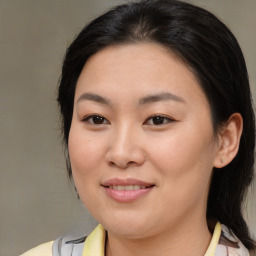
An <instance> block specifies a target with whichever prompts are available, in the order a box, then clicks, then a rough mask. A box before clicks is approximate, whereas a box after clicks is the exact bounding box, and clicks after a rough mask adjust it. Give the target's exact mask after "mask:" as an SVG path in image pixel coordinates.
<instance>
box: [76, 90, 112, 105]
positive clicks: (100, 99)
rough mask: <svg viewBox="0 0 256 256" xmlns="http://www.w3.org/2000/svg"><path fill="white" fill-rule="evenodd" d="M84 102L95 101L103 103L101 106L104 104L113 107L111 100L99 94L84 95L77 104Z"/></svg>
mask: <svg viewBox="0 0 256 256" xmlns="http://www.w3.org/2000/svg"><path fill="white" fill-rule="evenodd" d="M83 100H90V101H95V102H98V103H101V104H104V105H109V106H110V105H111V102H110V100H108V99H106V98H104V97H102V96H100V95H98V94H94V93H83V94H82V95H81V96H80V97H79V98H78V100H77V104H78V103H79V102H80V101H83Z"/></svg>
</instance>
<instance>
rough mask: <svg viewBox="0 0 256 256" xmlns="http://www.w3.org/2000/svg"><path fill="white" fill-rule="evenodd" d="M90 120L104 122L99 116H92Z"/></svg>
mask: <svg viewBox="0 0 256 256" xmlns="http://www.w3.org/2000/svg"><path fill="white" fill-rule="evenodd" d="M92 120H93V123H94V124H102V123H103V122H104V118H103V117H101V116H94V117H93V118H92Z"/></svg>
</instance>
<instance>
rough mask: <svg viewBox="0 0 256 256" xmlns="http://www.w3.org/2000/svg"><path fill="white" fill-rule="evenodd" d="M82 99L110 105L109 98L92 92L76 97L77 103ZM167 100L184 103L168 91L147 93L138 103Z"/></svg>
mask: <svg viewBox="0 0 256 256" xmlns="http://www.w3.org/2000/svg"><path fill="white" fill-rule="evenodd" d="M83 100H89V101H95V102H97V103H101V104H104V105H108V106H111V105H112V103H111V101H110V100H109V99H107V98H104V97H102V96H100V95H98V94H94V93H83V94H82V95H81V96H80V97H79V98H78V100H77V104H78V103H79V102H80V101H83ZM167 100H174V101H177V102H181V103H186V102H185V100H184V99H182V98H181V97H179V96H177V95H175V94H172V93H169V92H162V93H157V94H152V95H148V96H146V97H143V98H141V99H139V105H144V104H149V103H154V102H158V101H167Z"/></svg>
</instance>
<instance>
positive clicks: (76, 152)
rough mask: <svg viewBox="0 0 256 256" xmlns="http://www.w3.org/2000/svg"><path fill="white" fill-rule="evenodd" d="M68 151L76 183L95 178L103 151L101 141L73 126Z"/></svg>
mask: <svg viewBox="0 0 256 256" xmlns="http://www.w3.org/2000/svg"><path fill="white" fill-rule="evenodd" d="M68 149H69V156H70V161H71V167H72V173H73V177H74V180H75V183H77V182H78V181H79V182H86V181H87V179H86V177H89V176H92V177H93V176H95V173H97V169H98V166H99V164H100V161H99V159H102V151H103V147H102V143H101V142H100V141H99V139H97V138H94V137H93V135H91V134H87V133H85V132H84V130H83V129H81V128H79V127H76V126H73V127H72V126H71V129H70V134H69V145H68ZM80 179H81V181H80Z"/></svg>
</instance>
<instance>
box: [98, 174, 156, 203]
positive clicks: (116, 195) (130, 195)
mask: <svg viewBox="0 0 256 256" xmlns="http://www.w3.org/2000/svg"><path fill="white" fill-rule="evenodd" d="M102 186H103V187H104V189H105V191H106V194H107V195H108V196H109V197H110V198H111V199H114V200H115V201H118V202H123V203H128V202H132V201H134V200H137V199H139V198H140V197H142V196H144V195H146V194H148V193H149V192H150V191H151V189H152V188H153V187H154V184H150V183H147V182H144V181H141V180H137V179H132V178H128V179H119V178H114V179H109V180H107V181H106V182H104V183H103V184H102Z"/></svg>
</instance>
